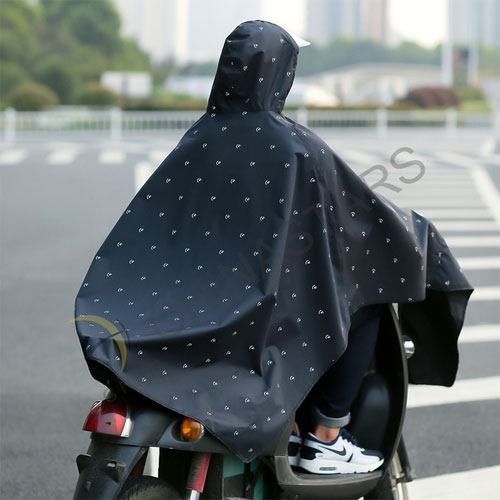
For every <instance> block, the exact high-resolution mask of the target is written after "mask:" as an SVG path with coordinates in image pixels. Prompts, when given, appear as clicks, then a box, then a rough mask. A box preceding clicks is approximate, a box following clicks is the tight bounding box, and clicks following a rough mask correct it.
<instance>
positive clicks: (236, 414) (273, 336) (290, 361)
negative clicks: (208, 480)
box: [75, 21, 472, 461]
mask: <svg viewBox="0 0 500 500" xmlns="http://www.w3.org/2000/svg"><path fill="white" fill-rule="evenodd" d="M261 28H262V29H261ZM297 51H298V48H297V46H296V44H295V42H294V41H293V40H292V39H291V37H290V36H289V35H288V34H287V33H286V32H285V31H284V30H283V29H281V28H279V27H277V26H276V25H273V24H271V23H266V22H263V21H253V22H248V23H243V24H242V25H240V26H239V27H238V28H237V29H236V30H235V31H234V32H233V33H232V34H231V35H230V36H229V37H228V39H227V40H226V43H225V45H224V49H223V54H222V57H221V62H220V64H219V68H218V71H217V76H216V80H215V83H214V87H213V91H212V95H211V97H210V102H209V106H208V112H207V113H205V114H203V115H202V116H201V117H200V119H199V120H198V121H197V122H196V123H195V124H194V125H193V126H192V127H191V128H190V129H189V130H188V131H187V132H186V133H185V135H184V136H183V138H182V139H181V140H180V142H179V143H178V145H177V146H176V147H175V148H174V150H173V151H172V152H171V153H170V154H169V155H168V156H167V157H166V158H165V159H164V161H163V162H162V163H161V164H160V165H159V167H158V168H157V169H156V170H155V172H154V173H153V174H152V175H151V177H150V178H149V179H148V180H147V181H146V183H145V184H144V186H143V187H142V188H141V189H140V190H139V192H138V193H137V194H136V196H135V197H134V198H133V199H132V201H131V202H130V204H129V205H128V206H127V207H126V209H125V210H124V212H123V213H122V215H121V217H120V218H119V220H118V221H117V223H116V225H115V226H114V228H113V229H112V230H111V232H110V233H109V235H108V237H107V238H106V240H105V241H104V243H103V244H102V245H101V247H100V248H99V250H98V252H97V254H96V255H95V257H94V260H93V262H92V264H91V266H90V268H89V270H88V272H87V275H86V276H85V279H84V281H83V284H82V286H81V288H80V290H79V292H78V295H77V297H76V302H75V318H76V328H77V333H78V337H79V340H80V344H81V347H82V351H83V353H84V356H85V360H86V362H87V363H88V366H89V369H90V372H91V373H92V375H93V376H94V377H95V378H96V379H97V380H100V381H101V382H102V383H104V384H106V385H113V383H114V381H119V382H120V383H121V384H123V385H125V386H127V387H130V388H132V389H134V390H135V391H138V392H139V393H141V394H143V395H144V396H146V397H148V398H150V399H152V400H154V401H156V402H158V403H159V404H161V405H163V406H165V407H167V408H170V409H172V410H174V411H176V412H178V413H180V414H182V415H187V416H190V417H193V418H196V419H198V420H200V421H201V422H203V424H204V425H205V426H206V428H207V429H208V431H209V432H211V433H213V434H214V435H215V436H216V437H217V438H218V439H220V440H221V441H222V442H223V443H224V444H225V445H226V446H227V447H228V448H229V449H231V450H233V451H234V453H236V454H237V455H238V456H239V457H240V458H241V459H242V460H244V461H249V460H252V459H253V458H255V457H256V456H258V455H259V454H260V453H262V451H263V450H264V448H265V445H266V443H268V442H269V441H270V440H272V439H273V438H274V437H276V436H277V434H278V433H279V431H280V429H281V428H282V426H283V425H284V424H285V422H286V421H287V420H288V419H289V418H292V416H293V413H294V411H295V410H296V409H297V407H298V406H299V405H300V403H301V402H302V401H303V400H304V398H305V397H306V395H307V394H308V392H309V391H310V390H311V388H312V387H313V386H314V384H315V383H316V382H317V380H318V379H319V378H320V377H321V375H322V374H323V373H325V371H326V370H327V369H328V368H329V367H330V366H331V365H332V364H333V363H334V362H335V361H336V360H337V359H338V358H339V357H340V356H341V355H342V353H343V352H344V350H345V348H346V346H347V343H348V330H349V326H350V314H352V313H354V312H355V311H356V310H357V309H359V308H360V307H363V306H364V305H369V304H377V303H390V302H397V303H399V304H401V307H400V316H401V320H402V322H403V327H404V328H406V330H407V331H409V332H410V335H411V336H412V337H413V338H414V341H415V346H416V354H415V355H414V357H413V358H411V359H410V365H409V370H410V380H411V381H412V382H416V383H432V384H443V385H451V384H453V381H454V380H455V375H456V371H457V364H458V350H457V338H458V334H459V332H460V329H461V327H462V324H463V321H464V314H465V308H466V305H467V300H468V298H469V295H470V293H471V291H472V287H471V286H470V283H469V282H468V281H467V279H466V278H465V276H464V275H463V274H462V272H461V269H460V267H459V265H458V263H457V261H456V260H455V258H454V257H453V255H452V254H451V252H450V250H449V248H448V246H447V245H446V242H445V240H444V239H443V237H442V236H441V235H440V233H439V231H438V230H437V229H436V228H435V227H434V226H433V224H432V223H431V222H430V221H428V220H427V219H426V218H425V217H424V216H422V215H421V214H419V213H417V212H415V211H412V210H403V209H401V208H399V207H397V206H396V205H394V204H393V203H391V202H390V201H388V200H387V199H385V198H384V197H383V196H380V195H379V194H378V193H376V192H374V191H372V190H371V189H370V188H369V187H368V186H367V185H366V184H364V183H363V182H362V181H361V179H360V178H359V177H358V176H357V175H356V174H355V173H354V172H353V171H352V170H351V169H350V168H349V166H348V165H347V164H346V163H345V162H344V161H343V160H342V159H341V158H339V157H338V155H336V154H335V152H334V151H332V149H331V148H330V147H329V146H328V145H327V144H326V143H325V142H324V141H323V140H322V139H321V138H319V137H318V136H317V135H316V134H314V133H313V132H312V131H310V130H309V129H307V128H306V127H303V126H301V125H299V124H297V123H295V122H294V121H292V120H290V119H288V118H286V117H284V116H283V115H282V114H281V113H280V110H281V108H282V106H283V102H284V99H285V97H286V94H287V93H288V91H289V90H290V86H291V83H292V79H293V74H294V70H295V61H296V56H297ZM245 68H246V69H245ZM261 78H262V81H260V79H261Z"/></svg>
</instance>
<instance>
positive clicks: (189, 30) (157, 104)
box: [0, 0, 500, 111]
mask: <svg viewBox="0 0 500 500" xmlns="http://www.w3.org/2000/svg"><path fill="white" fill-rule="evenodd" d="M1 5H2V7H1V9H2V10H1V23H2V24H1V29H2V39H1V52H0V62H1V65H2V78H1V86H0V105H1V107H2V108H1V109H5V108H6V107H9V106H10V107H12V108H15V109H17V110H40V109H44V108H49V107H55V106H59V107H60V108H59V109H61V107H68V106H77V105H88V106H106V105H108V106H109V105H116V106H119V107H120V108H122V109H126V110H153V109H155V110H168V109H200V110H201V109H203V108H204V106H205V102H206V98H207V97H208V94H209V92H210V88H211V84H212V78H213V75H214V73H215V68H216V63H217V59H218V56H219V53H220V50H221V48H222V45H223V42H224V39H225V37H226V36H227V34H229V33H230V32H231V31H232V30H233V29H234V28H235V27H236V26H237V25H238V24H239V23H240V22H242V20H247V19H265V20H269V21H272V22H276V23H278V24H280V25H282V26H283V27H284V28H286V29H287V30H289V31H291V32H293V33H295V34H297V35H299V36H302V37H304V38H306V39H308V40H310V41H312V46H311V47H309V48H307V50H303V51H302V53H301V55H300V60H299V61H300V62H299V64H298V68H297V78H296V80H295V84H294V87H293V90H292V92H291V94H290V96H289V98H288V103H287V104H288V105H289V106H290V107H294V106H295V107H297V106H305V107H308V106H311V107H322V108H332V107H335V108H349V109H353V108H358V109H359V108H362V109H370V108H373V107H375V106H385V107H389V108H390V109H422V108H443V107H451V106H453V107H454V108H456V109H458V110H464V111H488V110H490V109H492V107H493V106H495V105H497V106H498V103H499V101H500V96H499V95H498V93H499V90H498V88H499V80H498V79H499V77H500V74H499V71H500V69H499V60H500V30H499V19H500V6H499V2H498V1H497V0H434V1H433V0H422V1H420V2H411V1H410V0H272V1H269V0H267V1H264V0H246V1H234V0H211V1H206V0H146V1H140V0H90V1H69V0H66V1H64V0H15V1H14V0H12V1H9V0H4V1H2V4H1Z"/></svg>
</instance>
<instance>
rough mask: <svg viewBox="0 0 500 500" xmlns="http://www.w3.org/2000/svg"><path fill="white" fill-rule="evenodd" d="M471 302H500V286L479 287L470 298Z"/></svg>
mask: <svg viewBox="0 0 500 500" xmlns="http://www.w3.org/2000/svg"><path fill="white" fill-rule="evenodd" d="M470 300H471V302H487V301H490V300H500V286H478V287H476V288H474V291H473V292H472V295H471V297H470Z"/></svg>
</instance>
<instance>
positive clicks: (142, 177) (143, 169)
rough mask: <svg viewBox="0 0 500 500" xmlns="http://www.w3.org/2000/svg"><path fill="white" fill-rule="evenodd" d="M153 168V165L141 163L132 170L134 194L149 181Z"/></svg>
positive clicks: (145, 162)
mask: <svg viewBox="0 0 500 500" xmlns="http://www.w3.org/2000/svg"><path fill="white" fill-rule="evenodd" d="M155 168H156V166H155V165H153V164H152V163H150V162H147V161H141V162H139V163H137V164H136V166H135V168H134V187H135V191H136V192H137V191H139V189H141V187H142V186H143V185H144V183H145V182H146V181H147V180H148V179H149V177H150V176H151V174H152V173H153V172H154V170H155Z"/></svg>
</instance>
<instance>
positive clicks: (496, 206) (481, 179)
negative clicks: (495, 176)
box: [471, 167, 500, 226]
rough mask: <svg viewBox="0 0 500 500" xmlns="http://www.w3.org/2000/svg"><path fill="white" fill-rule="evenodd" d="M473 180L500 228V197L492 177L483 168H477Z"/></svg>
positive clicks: (473, 170) (474, 170) (473, 173)
mask: <svg viewBox="0 0 500 500" xmlns="http://www.w3.org/2000/svg"><path fill="white" fill-rule="evenodd" d="M471 175H472V178H473V179H474V182H475V184H476V186H477V189H478V191H479V192H480V193H481V197H482V198H483V199H484V201H486V203H487V205H488V206H489V207H490V210H491V213H492V215H493V217H495V219H496V221H497V223H498V225H499V226H500V195H499V194H498V191H497V189H496V187H495V185H494V184H493V182H492V180H491V178H490V176H489V175H488V173H487V172H486V170H485V169H484V168H483V167H475V168H473V169H472V170H471Z"/></svg>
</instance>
